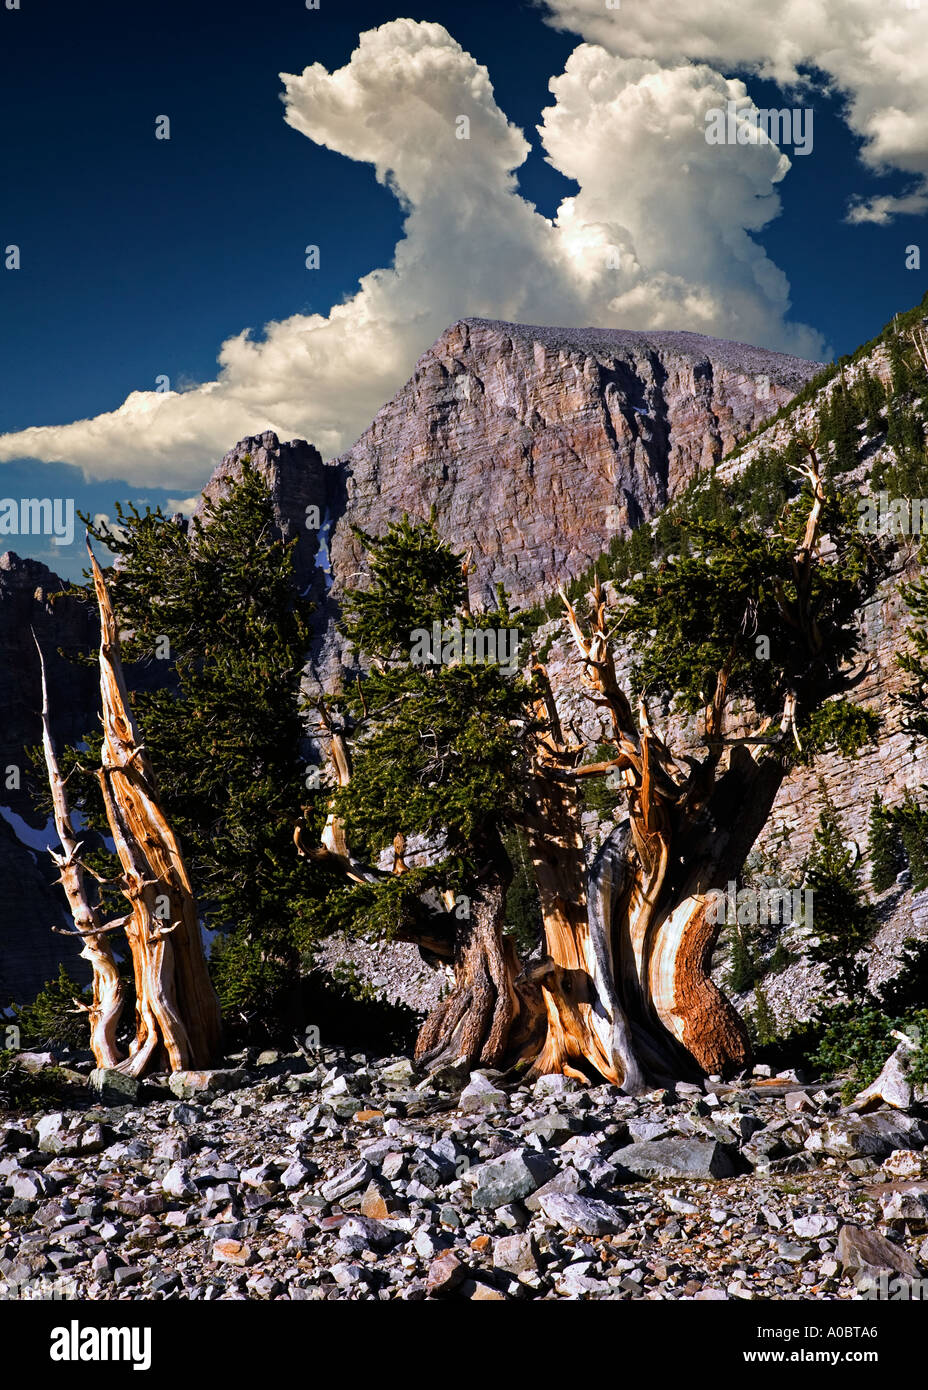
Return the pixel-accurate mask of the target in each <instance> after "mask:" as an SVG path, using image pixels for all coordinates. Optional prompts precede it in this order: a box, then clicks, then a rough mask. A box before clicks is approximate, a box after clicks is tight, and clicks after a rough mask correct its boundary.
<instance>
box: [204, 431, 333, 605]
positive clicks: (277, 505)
mask: <svg viewBox="0 0 928 1390" xmlns="http://www.w3.org/2000/svg"><path fill="white" fill-rule="evenodd" d="M246 456H247V457H248V458H249V459H250V460H251V464H252V467H253V468H254V469H255V471H256V472H257V473H259V474H260V476H261V477H262V478H264V480H265V482H266V483H267V485H268V487H269V489H270V492H271V497H272V499H273V509H274V520H275V523H276V525H277V529H278V532H279V533H280V535H281V536H282V537H283V539H284V540H286V541H292V540H296V551H295V555H294V565H295V569H296V575H297V580H298V582H299V584H300V586H301V588H303V589H305V588H307V587H309V588H310V589H314V588H318V587H319V586H320V583H321V573H320V571H319V569H318V568H317V566H316V556H317V554H318V550H319V536H320V534H321V533H322V532H323V531H324V528H325V522H326V515H327V508H328V506H329V500H328V493H327V482H329V481H330V478H329V475H328V474H327V473H326V469H325V465H324V464H323V462H322V455H321V454H320V453H319V450H318V449H315V448H314V447H313V445H312V444H307V443H306V441H305V440H303V439H292V440H291V441H290V443H289V444H281V442H280V441H279V440H278V438H277V435H276V434H274V433H273V432H272V431H271V430H268V431H267V432H266V433H264V434H261V435H257V436H255V437H253V438H251V439H242V440H240V441H239V443H238V444H236V445H235V447H234V449H230V450H229V452H228V453H227V454H226V456H225V457H224V458H223V460H222V462H221V463H220V464H219V467H218V468H217V469H216V471H215V472H214V473H213V476H212V477H211V478H210V480H209V482H208V483H207V485H206V487H205V488H204V489H203V493H202V496H201V498H200V501H199V503H198V505H197V509H196V512H195V515H196V516H198V517H200V518H202V517H203V515H204V509H205V504H206V502H207V501H210V502H213V503H215V502H219V501H220V500H221V499H222V498H223V497H225V496H226V495H227V493H228V490H229V484H230V483H232V482H237V481H238V480H239V479H240V478H241V474H242V466H243V462H244V459H245V457H246ZM313 509H315V511H313Z"/></svg>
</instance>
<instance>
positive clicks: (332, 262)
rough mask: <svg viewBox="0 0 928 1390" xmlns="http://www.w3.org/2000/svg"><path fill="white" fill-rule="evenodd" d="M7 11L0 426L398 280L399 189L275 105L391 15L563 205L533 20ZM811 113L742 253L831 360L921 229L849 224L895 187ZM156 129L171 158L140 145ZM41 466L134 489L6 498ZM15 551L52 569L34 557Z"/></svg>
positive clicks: (833, 122) (400, 11)
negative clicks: (429, 48) (811, 125)
mask: <svg viewBox="0 0 928 1390" xmlns="http://www.w3.org/2000/svg"><path fill="white" fill-rule="evenodd" d="M681 3H682V0H681ZM21 4H22V8H21V9H20V10H18V11H9V10H6V9H5V8H0V54H2V57H0V129H2V131H3V140H2V144H0V161H2V183H0V189H2V201H0V244H2V245H6V244H8V243H16V244H18V245H19V246H20V247H21V250H22V269H21V270H20V271H18V272H16V273H12V272H4V271H2V270H0V431H9V430H17V429H21V428H25V427H27V426H29V425H39V424H41V425H47V424H63V423H66V422H68V421H71V420H74V419H78V418H81V417H87V416H91V415H95V414H97V413H99V412H101V411H106V410H112V409H114V408H115V407H117V406H118V405H119V404H120V403H121V402H122V401H123V400H124V398H125V397H126V395H127V394H128V393H129V392H130V391H132V390H139V389H141V390H149V389H152V388H153V387H154V385H155V379H156V377H157V376H158V375H159V374H161V373H166V374H168V375H169V376H170V377H171V378H172V380H173V381H174V382H175V383H183V382H185V381H189V380H193V381H201V380H206V379H209V378H210V377H212V376H213V375H215V359H216V352H217V349H218V347H219V345H220V343H221V342H222V341H223V339H225V338H227V337H229V336H230V335H232V334H235V333H238V332H239V331H240V330H241V329H242V328H243V327H244V326H246V325H251V326H253V327H254V328H255V329H256V330H258V329H260V327H261V325H262V324H263V323H265V322H267V321H268V320H271V319H275V318H282V317H286V316H287V315H289V314H293V313H306V312H312V311H319V312H322V313H325V312H327V311H328V310H329V308H330V307H331V306H332V305H333V304H335V303H337V302H338V301H339V300H340V299H341V298H342V297H343V296H345V295H347V294H350V293H352V292H353V290H354V289H355V288H356V283H357V280H358V277H359V276H360V275H362V274H364V273H365V272H367V271H369V270H371V269H372V268H374V267H375V266H379V265H389V264H390V262H391V259H392V254H393V249H394V246H395V244H396V242H397V239H398V237H399V235H400V230H401V225H402V215H401V210H400V208H399V207H398V205H397V203H396V201H395V199H394V198H393V196H392V195H391V194H390V193H389V192H388V190H386V189H385V188H383V187H381V186H379V185H378V184H377V182H376V180H375V177H374V173H373V171H372V169H371V168H370V167H369V166H367V165H361V164H357V163H354V162H352V161H350V160H348V159H345V158H343V157H341V156H339V155H336V154H334V153H331V152H330V151H328V150H325V149H322V148H319V147H317V146H315V145H314V144H313V143H312V142H311V141H309V140H307V139H306V138H305V137H304V136H302V135H300V134H298V133H297V132H296V131H294V130H292V129H290V128H289V127H288V126H287V125H285V123H284V120H283V106H282V104H281V102H280V100H279V93H280V90H281V87H280V83H279V80H278V76H277V74H278V73H279V72H280V71H287V72H300V71H302V69H303V68H304V67H305V66H306V65H307V64H309V63H312V62H315V61H320V62H322V63H323V64H324V65H325V66H326V67H327V68H328V69H332V68H336V67H340V66H342V65H343V64H344V63H345V62H347V61H348V59H349V57H350V55H351V52H352V50H353V49H354V47H355V46H356V42H357V36H358V34H359V32H361V31H362V30H364V29H368V28H371V27H372V26H375V25H377V24H381V23H384V22H386V21H388V20H390V19H395V18H396V17H397V16H399V15H403V16H408V17H410V18H413V19H427V20H435V21H438V22H440V23H442V24H444V25H445V26H446V27H447V29H448V30H449V31H450V32H451V33H452V34H453V35H454V37H455V38H456V39H457V40H458V41H459V42H460V43H461V45H462V46H463V47H464V48H465V49H466V50H468V51H469V52H470V53H472V54H473V55H474V57H475V58H476V59H477V60H478V61H479V62H481V63H484V64H486V66H487V67H488V69H489V72H490V77H491V80H492V82H493V85H494V88H495V93H496V99H497V102H498V103H499V105H500V107H501V108H502V109H503V110H504V111H505V112H506V114H507V115H508V117H509V119H510V120H511V121H513V122H514V123H515V124H517V125H518V126H520V127H521V129H522V130H523V132H524V133H525V135H526V137H527V138H528V139H529V140H530V141H532V142H533V152H532V154H531V156H530V157H529V159H528V160H527V162H526V163H525V165H523V167H522V168H521V169H520V170H519V184H520V188H521V190H522V192H523V194H524V195H525V196H526V197H528V198H529V199H530V200H532V201H533V202H534V203H535V204H536V206H537V207H538V208H539V210H540V211H542V212H543V213H545V214H546V215H552V214H553V213H554V211H555V210H556V207H557V204H558V203H559V201H560V200H561V199H562V198H563V197H564V196H565V195H567V194H569V193H570V192H572V191H574V188H573V186H572V185H571V184H570V183H569V182H568V181H567V180H566V179H564V178H563V177H562V176H561V175H560V174H558V173H556V172H555V171H554V170H552V169H551V168H550V167H549V166H548V165H547V164H546V163H545V162H544V160H543V158H542V155H541V153H540V152H539V147H538V140H537V135H536V133H535V130H534V126H535V124H536V122H537V121H538V119H539V116H540V112H541V110H542V108H543V107H544V106H545V105H548V104H550V96H549V92H548V80H549V78H550V77H551V76H552V74H555V73H558V72H560V71H561V70H562V68H563V66H564V62H565V61H566V59H567V57H568V55H569V54H570V52H571V51H572V50H573V48H575V47H576V45H577V43H578V42H580V40H579V38H578V37H576V36H573V35H569V34H562V33H557V32H555V31H554V30H553V29H551V28H549V27H548V26H547V25H545V24H544V23H543V21H542V17H541V11H540V9H539V8H537V7H536V6H534V5H532V4H528V3H519V0H507V3H501V0H469V3H467V4H461V3H460V0H457V3H448V0H428V3H419V2H418V0H411V3H409V4H404V5H403V6H402V7H401V8H398V7H397V5H396V3H395V0H390V2H389V3H387V2H386V0H385V3H376V2H375V0H365V2H364V3H355V2H354V0H321V8H320V9H319V10H318V11H316V10H307V9H306V8H305V5H304V3H303V0H263V3H261V4H245V3H236V0H222V3H219V0H183V2H181V0H160V3H159V4H157V5H153V6H147V5H144V6H143V5H139V4H137V3H134V4H133V3H131V0H130V3H128V4H127V0H94V3H93V4H89V5H75V4H73V3H68V4H65V3H41V0H21ZM729 75H732V74H729ZM745 80H746V81H747V83H748V89H749V91H750V93H751V95H752V96H754V98H755V100H756V102H757V104H758V105H760V106H764V105H769V106H779V105H782V104H783V101H782V99H781V96H780V94H779V93H778V91H777V89H776V88H775V87H774V86H773V85H772V84H768V83H761V82H758V81H756V80H754V79H752V78H750V77H746V79H745ZM811 104H812V105H813V106H814V109H815V139H816V149H815V158H814V159H813V158H807V159H803V158H795V159H794V160H793V168H792V170H791V172H790V173H789V175H788V176H787V178H786V180H785V181H784V183H783V184H781V185H780V189H779V191H780V194H781V197H782V199H783V212H782V214H781V215H780V217H779V218H777V219H776V220H775V221H774V222H773V223H772V224H770V225H769V226H768V227H767V228H765V229H764V231H763V232H762V233H761V234H759V236H758V237H757V239H758V240H759V241H760V243H761V244H762V245H763V246H764V247H765V248H766V250H767V251H768V254H769V255H770V257H771V259H772V260H773V261H774V262H775V264H776V265H778V266H779V267H780V268H781V269H782V270H783V271H784V272H785V274H786V276H787V278H788V280H789V282H790V285H791V289H792V304H793V308H792V311H791V315H790V316H791V317H792V318H793V319H796V320H802V321H804V322H806V323H808V324H811V325H812V326H813V327H815V328H817V329H818V330H820V332H821V333H822V334H823V336H824V338H825V340H826V341H827V342H829V343H830V344H831V345H832V346H833V347H834V349H835V350H836V351H837V352H839V353H840V352H845V351H849V350H852V349H853V348H854V347H856V346H857V344H858V343H859V342H860V341H862V340H864V339H866V338H868V337H870V336H872V334H873V333H874V332H876V331H877V330H878V329H879V327H880V326H881V325H882V324H883V322H884V321H885V320H886V319H888V318H889V317H890V316H891V314H892V313H893V312H894V311H895V310H897V309H901V308H907V307H909V306H910V305H911V304H913V303H915V302H916V301H917V300H918V299H919V298H920V297H921V295H922V294H923V292H924V289H925V278H924V272H912V271H907V270H906V269H905V265H904V250H905V247H906V245H908V244H909V243H912V242H918V241H919V240H920V239H922V238H920V233H922V234H923V233H924V223H923V222H920V221H918V220H916V219H913V218H902V219H899V220H898V221H896V222H894V223H892V224H891V225H889V226H886V227H879V226H873V225H864V226H849V225H847V224H846V223H844V222H843V220H842V218H843V215H844V212H845V209H846V206H847V203H848V200H849V198H850V197H851V196H852V195H856V194H871V193H876V192H899V191H902V189H903V188H904V187H905V180H904V179H902V178H900V177H889V178H885V179H877V178H875V177H873V176H872V175H869V174H867V173H866V171H865V170H864V169H863V168H862V166H861V164H860V163H859V161H858V160H857V158H856V142H855V140H854V138H853V137H852V136H851V135H850V133H849V132H848V130H847V127H846V126H845V125H844V124H843V123H842V121H841V120H840V105H839V103H838V101H837V100H836V99H826V98H822V97H816V98H815V99H814V101H813V102H812V103H811ZM163 112H164V113H169V114H170V116H171V121H172V139H171V140H170V141H169V142H168V141H156V140H155V139H154V138H153V127H154V119H155V116H156V115H158V114H160V113H163ZM323 237H324V241H325V244H326V247H327V248H329V249H328V250H327V254H326V256H325V258H324V262H323V270H322V271H321V272H320V273H319V275H317V276H313V277H310V284H309V286H308V283H307V275H306V273H305V269H304V265H303V261H302V256H301V251H302V248H303V246H304V245H305V244H306V243H308V242H318V241H320V240H322V239H323ZM926 249H928V247H926ZM308 288H310V289H311V290H312V292H313V296H314V297H313V298H312V299H307V292H308ZM689 326H690V325H688V324H685V323H681V324H680V325H679V327H681V328H687V327H689ZM411 367H412V363H410V368H411ZM229 442H230V444H231V443H232V442H234V441H232V440H230V441H229ZM37 470H41V471H42V488H43V491H44V492H45V493H46V494H47V493H48V492H49V491H51V492H60V491H61V490H62V489H64V490H65V491H67V490H68V489H69V488H70V490H71V494H72V495H73V494H74V493H75V490H76V491H77V495H78V496H79V502H80V505H81V506H84V507H89V508H90V509H91V510H98V509H101V510H109V509H110V508H111V506H112V502H113V500H114V498H115V497H116V496H120V495H130V494H129V490H128V488H125V489H120V487H119V486H118V485H117V484H114V483H112V482H110V483H106V484H94V485H92V486H86V485H84V484H83V483H81V484H80V485H79V488H78V485H77V482H76V480H77V478H78V477H79V475H78V474H77V472H76V470H74V469H69V468H65V467H63V466H58V465H40V464H36V463H35V462H28V463H27V462H23V463H16V462H13V463H7V464H0V496H18V495H23V494H22V492H21V489H23V488H29V489H30V491H31V492H32V493H33V494H34V493H35V490H36V488H37V487H38V486H39V484H38V481H37ZM174 491H175V492H176V489H174ZM137 495H138V494H136V496H137ZM166 495H167V494H166V493H164V494H162V493H160V492H158V491H157V490H151V491H150V492H149V493H147V494H145V496H146V497H150V498H151V499H153V500H160V499H161V497H162V496H166ZM2 548H4V546H3V544H2V542H0V549H2ZM15 548H16V549H17V550H19V551H21V552H23V553H36V554H38V553H42V554H43V557H46V558H47V557H48V556H49V555H51V556H52V558H53V559H57V560H59V561H60V553H58V554H57V555H56V553H55V552H54V550H49V548H48V546H47V543H46V542H42V541H41V540H37V541H36V542H34V543H32V545H31V552H30V543H28V542H27V541H26V539H25V538H22V540H21V542H20V543H19V544H17V545H16V546H15ZM76 564H77V562H76V561H75V566H69V565H67V564H65V563H64V562H60V563H58V568H59V569H60V570H64V569H67V568H71V569H72V572H73V569H74V568H75V567H76Z"/></svg>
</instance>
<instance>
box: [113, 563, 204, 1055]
mask: <svg viewBox="0 0 928 1390" xmlns="http://www.w3.org/2000/svg"><path fill="white" fill-rule="evenodd" d="M87 548H88V551H89V552H90V561H91V566H92V571H93V580H94V589H95V591H96V596H97V603H98V606H99V609H100V694H101V699H102V705H103V716H102V718H103V753H102V762H103V766H102V767H101V769H100V771H99V773H98V777H99V780H100V787H101V790H102V792H103V800H104V805H105V807H106V815H107V820H108V822H109V826H110V831H111V833H112V836H113V840H114V843H115V846H116V852H117V854H118V856H119V861H120V863H121V865H122V871H123V877H124V889H123V891H124V893H125V895H126V897H127V898H128V900H129V904H130V907H131V915H130V917H129V920H128V922H127V925H126V937H127V939H128V942H129V948H130V950H131V952H132V963H133V970H134V976H135V993H136V1036H135V1039H134V1041H133V1043H132V1045H131V1047H130V1052H129V1056H128V1058H126V1059H125V1060H124V1061H122V1062H120V1063H119V1069H120V1070H121V1071H124V1072H126V1073H128V1074H129V1075H132V1076H142V1075H144V1074H145V1073H146V1072H147V1071H151V1070H154V1069H157V1068H158V1067H160V1066H161V1065H163V1064H164V1063H165V1062H166V1063H167V1065H168V1067H169V1068H170V1070H171V1071H183V1070H185V1069H187V1068H190V1067H208V1066H211V1065H212V1064H213V1063H214V1062H215V1061H216V1059H217V1057H218V1052H219V1045H220V1034H221V1021H220V1015H219V1002H218V1000H217V998H216V994H215V991H214V990H213V986H212V982H211V981H210V978H209V973H208V970H207V967H206V957H205V954H204V951H203V942H202V938H201V935H200V926H199V922H198V919H197V909H196V903H195V901H194V896H193V890H192V888H191V886H190V879H189V877H188V874H187V869H186V866H185V864H184V861H183V857H182V855H181V852H180V846H179V845H178V843H177V839H176V837H175V835H174V832H173V831H172V829H171V827H170V825H169V824H168V822H167V820H166V818H165V815H164V812H163V810H162V808H161V805H160V801H159V797H158V792H157V787H156V783H155V778H154V773H153V771H152V768H151V765H150V762H149V759H148V754H147V753H146V751H145V748H144V746H143V745H142V743H141V742H140V740H139V736H138V731H137V729H136V726H135V721H134V719H133V717H132V714H131V712H130V709H129V699H128V693H127V691H126V685H125V678H124V675H123V670H122V661H121V659H120V651H119V634H118V632H117V628H116V620H115V617H114V614H113V607H112V603H111V601H110V596H109V592H108V590H107V586H106V581H105V579H104V577H103V573H102V571H101V569H100V567H99V565H98V564H97V561H96V558H95V556H94V554H93V552H92V551H91V550H90V545H89V543H88V547H87Z"/></svg>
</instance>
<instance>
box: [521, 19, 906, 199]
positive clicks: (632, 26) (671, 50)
mask: <svg viewBox="0 0 928 1390" xmlns="http://www.w3.org/2000/svg"><path fill="white" fill-rule="evenodd" d="M545 3H546V5H547V8H548V10H549V12H550V18H551V22H552V23H554V24H555V25H556V26H557V27H558V28H562V29H567V30H569V31H570V32H571V33H576V34H580V35H582V36H583V38H585V39H587V40H588V41H590V42H592V43H597V44H600V45H602V46H603V47H604V48H606V49H607V50H608V51H609V52H610V53H614V54H616V55H617V56H620V57H624V58H639V59H642V58H643V59H651V60H654V61H657V62H659V63H661V64H663V65H673V64H676V63H678V62H681V61H683V60H687V59H689V60H695V61H701V62H706V63H710V64H712V65H713V66H715V67H717V68H721V69H723V70H724V69H728V70H732V69H742V70H744V69H748V70H753V71H756V72H757V73H758V74H759V75H760V76H761V77H769V78H772V79H774V80H775V81H777V82H779V83H781V84H784V85H787V86H789V85H794V86H796V87H797V88H799V89H800V90H801V89H803V88H805V89H806V90H807V91H808V90H810V89H813V88H814V86H815V83H816V82H817V81H820V80H821V74H824V80H825V84H826V86H827V87H828V88H829V89H831V90H834V91H837V92H839V93H840V94H841V95H842V97H843V98H844V100H845V103H846V106H845V115H846V120H847V123H848V125H849V127H850V129H851V130H852V131H853V132H854V134H855V135H857V136H859V137H860V138H861V140H862V142H863V143H862V145H861V151H860V157H861V159H862V161H863V162H864V164H865V165H866V166H867V167H868V169H869V170H871V171H872V172H874V173H878V174H879V173H885V172H888V171H889V170H899V171H902V172H903V173H906V174H911V175H912V176H913V185H912V187H911V188H910V189H909V190H908V191H907V192H906V193H904V194H902V195H901V196H899V197H892V196H890V195H878V196H876V197H873V198H870V199H865V198H863V197H861V198H858V199H855V200H854V202H853V204H852V207H851V209H850V212H849V218H848V220H850V221H851V222H865V221H869V222H878V223H886V222H888V221H890V220H891V219H892V218H893V217H895V216H898V215H900V214H903V213H909V214H913V213H922V212H924V211H925V210H926V208H928V3H919V2H918V0H915V3H914V4H913V5H911V6H910V5H909V4H907V3H906V0H827V3H826V0H763V3H762V4H755V5H746V4H744V2H743V0H686V4H676V5H662V4H641V3H638V0H626V3H623V4H621V5H620V6H619V7H617V8H615V9H611V8H610V9H607V8H606V5H605V4H604V3H603V0H545Z"/></svg>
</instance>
